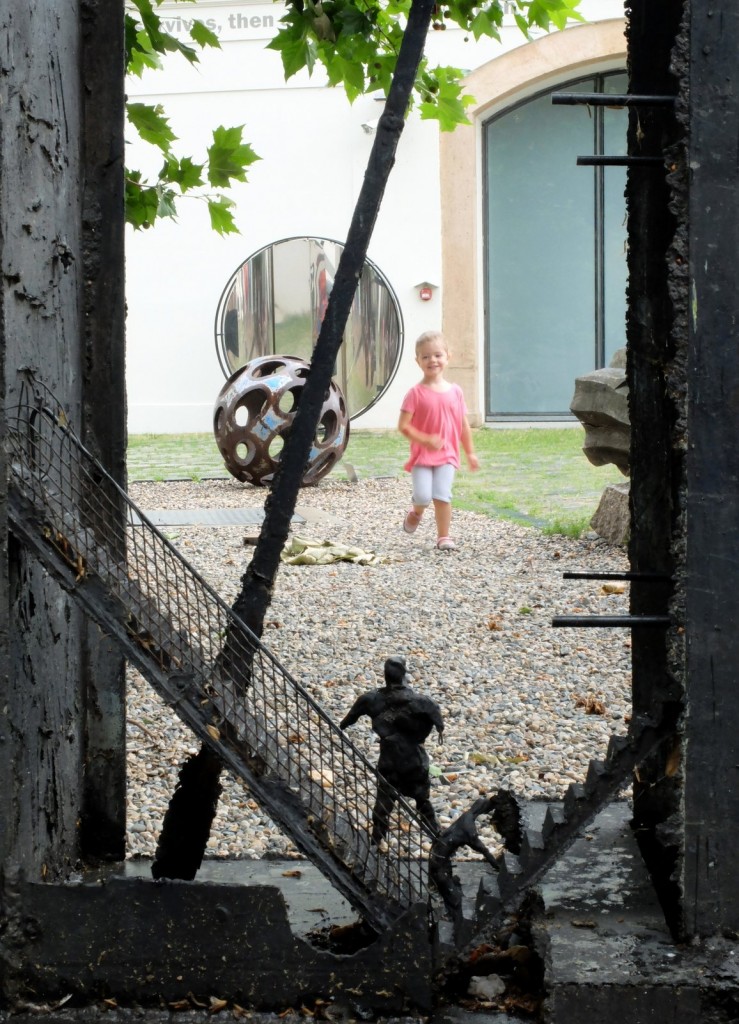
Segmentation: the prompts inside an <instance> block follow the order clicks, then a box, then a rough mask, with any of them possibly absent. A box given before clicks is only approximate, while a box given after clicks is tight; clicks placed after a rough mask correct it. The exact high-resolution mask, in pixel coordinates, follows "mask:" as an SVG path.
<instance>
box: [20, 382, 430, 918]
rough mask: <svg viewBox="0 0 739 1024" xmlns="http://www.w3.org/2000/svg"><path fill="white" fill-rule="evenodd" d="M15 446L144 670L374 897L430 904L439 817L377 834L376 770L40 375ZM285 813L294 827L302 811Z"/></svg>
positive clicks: (56, 541) (77, 567)
mask: <svg viewBox="0 0 739 1024" xmlns="http://www.w3.org/2000/svg"><path fill="white" fill-rule="evenodd" d="M6 443H7V448H8V454H9V463H10V472H11V483H14V485H15V486H16V487H17V488H18V489H19V490H20V492H21V493H22V495H23V496H24V498H25V500H26V502H27V503H29V504H30V505H31V506H32V507H33V509H34V512H35V515H36V517H37V518H39V522H40V529H41V530H42V531H43V534H44V536H45V538H46V541H47V542H48V544H49V545H51V546H52V547H53V548H54V549H55V550H56V552H57V553H58V554H59V555H61V557H62V558H63V559H64V561H65V563H66V564H67V565H68V566H69V567H70V568H71V570H72V571H73V572H74V573H75V575H76V577H77V578H78V579H80V580H83V579H90V578H97V579H98V580H99V581H101V582H102V584H103V588H104V590H105V592H106V594H107V595H109V598H112V599H113V600H114V601H115V602H117V605H118V607H119V608H120V614H121V617H122V620H123V621H124V622H125V629H126V632H127V634H128V637H129V638H130V641H131V642H132V643H133V644H135V645H136V648H137V649H138V651H139V652H140V655H141V657H140V659H139V667H140V668H142V670H143V671H144V672H145V673H146V674H147V676H148V678H149V680H150V682H151V683H152V684H153V685H154V686H155V688H158V686H159V684H160V681H161V679H162V677H163V676H164V677H166V678H167V680H168V683H169V684H171V685H168V688H167V691H166V694H163V696H164V697H165V699H167V702H168V703H170V704H174V710H175V711H176V712H177V713H178V714H179V715H180V717H181V718H183V720H184V721H186V722H187V724H188V725H190V726H191V727H192V728H194V729H195V731H196V732H198V731H199V732H200V733H201V738H202V739H204V740H205V741H206V742H208V743H209V744H210V745H211V746H213V747H215V749H217V750H218V751H219V752H220V753H222V754H223V755H224V760H225V761H226V763H227V764H229V766H230V767H231V768H232V769H234V770H235V771H237V772H238V770H239V765H240V764H246V765H248V766H249V772H250V773H251V779H252V781H253V778H254V777H257V776H258V777H259V778H262V779H267V780H269V779H277V780H279V781H280V783H281V784H282V785H283V787H287V788H288V789H289V791H290V794H291V795H292V796H294V797H297V799H298V801H299V802H300V806H301V807H302V814H303V820H304V821H305V822H307V827H308V828H309V829H310V831H311V832H312V834H313V836H314V837H315V839H316V840H317V842H318V843H319V844H320V845H321V847H322V848H323V849H324V850H326V851H327V852H328V853H329V854H330V856H331V858H332V861H333V862H337V861H338V862H339V864H341V865H342V866H343V870H345V871H346V872H348V873H349V874H350V875H351V877H352V879H353V880H354V882H355V883H356V882H358V883H359V884H360V886H361V887H362V888H363V890H364V891H365V893H366V894H367V898H368V899H369V900H371V899H372V898H374V897H375V896H376V897H377V898H378V899H382V900H383V901H384V902H388V901H389V902H390V903H391V904H392V905H394V906H397V907H398V908H399V909H403V908H405V907H407V906H410V905H411V904H413V903H416V902H418V901H421V900H422V901H425V900H426V899H427V898H428V884H427V883H428V877H427V853H428V848H429V843H430V836H429V834H428V830H427V829H426V827H425V825H424V824H423V823H422V821H421V820H420V819H419V817H418V816H417V815H416V814H415V812H414V811H413V810H412V808H411V807H410V806H409V805H408V804H407V803H406V802H405V801H403V799H402V798H400V797H399V798H398V800H397V802H396V804H395V808H394V810H393V813H392V816H391V819H390V828H389V830H388V833H387V836H386V838H385V840H384V842H383V843H381V844H380V845H379V846H378V845H373V844H372V843H371V842H370V828H371V816H372V808H373V805H374V802H375V797H376V793H377V784H378V776H377V773H376V771H375V769H374V767H373V766H372V765H371V764H370V763H369V762H368V761H367V760H366V758H365V757H364V755H363V754H362V753H361V751H359V750H358V749H357V748H356V747H355V746H354V745H353V744H352V742H351V740H350V739H349V738H348V737H347V736H346V735H345V734H344V733H343V732H342V731H341V730H340V729H339V728H338V726H337V725H336V724H335V723H334V722H333V720H332V719H331V718H329V716H328V715H327V714H326V713H325V712H324V711H323V710H322V709H321V707H320V706H319V705H318V704H317V703H316V702H315V701H314V700H313V699H312V698H311V696H310V695H309V694H308V693H307V692H306V691H305V689H304V688H303V687H301V685H300V684H299V683H298V682H297V681H296V680H295V679H294V678H293V677H292V676H291V675H290V674H289V672H287V671H286V670H285V668H284V667H283V666H282V665H281V664H280V663H279V662H278V661H277V660H276V658H275V657H274V656H273V655H272V654H271V653H270V652H269V651H268V650H267V649H266V648H265V647H264V645H263V644H262V643H261V642H260V641H259V640H258V639H257V638H256V637H255V635H254V634H253V633H251V631H250V630H249V629H248V628H247V627H246V626H245V625H244V623H243V622H241V621H240V619H238V618H237V617H236V616H235V615H234V614H233V612H232V610H231V609H230V608H229V606H228V605H226V604H225V603H224V602H223V601H222V600H221V599H220V598H219V596H218V595H217V594H216V592H215V591H214V590H213V589H212V588H211V587H210V586H209V585H208V584H207V583H206V582H205V581H204V580H203V579H202V578H201V577H200V576H199V574H198V573H197V572H196V571H195V570H194V569H193V568H192V567H191V566H190V565H189V564H188V562H187V561H186V560H185V559H184V558H183V557H182V555H180V553H179V552H178V551H177V550H176V549H175V548H174V546H173V545H172V544H171V543H170V542H169V541H168V540H167V539H166V538H165V537H164V536H163V535H162V534H161V533H160V532H159V531H158V530H157V529H156V527H154V526H153V525H152V524H151V523H150V522H149V521H148V519H147V518H146V516H145V515H144V514H143V513H142V512H141V511H140V510H139V509H138V508H137V507H136V506H135V505H134V503H133V502H132V501H131V500H130V499H129V497H128V496H127V495H126V493H125V492H124V491H123V490H122V489H121V488H120V487H118V485H117V484H116V483H115V481H114V480H113V479H112V477H111V476H109V474H108V473H107V472H106V471H105V470H104V469H103V467H102V466H101V465H100V464H99V463H98V462H97V461H96V460H95V459H94V458H93V457H92V455H90V453H89V452H88V451H87V450H86V449H85V448H84V447H83V445H82V444H81V443H80V441H79V439H78V438H77V436H76V435H75V433H74V431H73V429H72V428H71V426H70V425H69V423H68V422H67V419H66V416H65V415H64V412H63V410H62V409H61V407H60V406H59V405H58V403H57V401H56V400H55V398H54V396H53V395H52V394H51V393H50V392H49V391H48V389H46V387H45V386H44V385H43V384H42V383H41V382H39V381H38V380H37V379H35V378H34V377H32V376H31V375H30V374H27V375H26V378H25V380H24V383H23V386H22V388H21V393H20V398H19V401H18V404H17V406H16V408H15V409H14V410H11V411H10V412H9V416H8V435H7V442H6ZM147 667H148V668H149V669H150V671H148V672H147ZM173 688H174V692H176V693H177V694H179V695H180V696H179V699H178V700H176V701H173V700H172V692H173ZM241 774H242V778H244V781H246V782H247V784H248V783H249V781H250V780H249V778H248V777H245V774H246V773H243V772H242V773H241ZM258 789H259V787H257V792H256V793H255V795H256V796H257V798H259V792H258ZM283 791H284V790H283ZM269 813H270V814H271V815H272V816H273V817H275V807H274V806H271V807H270V808H269ZM277 820H278V821H279V823H280V824H281V825H282V827H283V828H285V830H286V831H287V832H288V833H289V832H290V815H286V816H285V817H284V818H283V819H280V818H279V815H278V816H277ZM299 845H300V844H299ZM319 866H320V865H319ZM354 888H355V889H356V885H355V887H354Z"/></svg>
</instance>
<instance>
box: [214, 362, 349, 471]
mask: <svg viewBox="0 0 739 1024" xmlns="http://www.w3.org/2000/svg"><path fill="white" fill-rule="evenodd" d="M309 369H310V364H309V363H307V362H306V361H305V360H304V359H296V358H295V357H293V356H262V358H261V359H253V360H252V361H251V362H249V363H247V364H246V366H242V367H241V369H239V370H236V372H235V373H232V374H231V376H230V377H229V378H228V380H227V381H226V383H225V384H224V385H223V387H222V388H221V390H220V392H219V394H218V398H217V399H216V404H215V409H214V412H213V433H214V434H215V438H216V443H217V445H218V449H219V451H220V453H221V455H222V456H223V461H224V462H225V464H226V468H227V469H228V471H229V473H230V474H231V475H232V476H234V477H236V479H237V480H241V481H242V482H243V483H251V484H256V485H258V486H268V485H269V484H271V483H272V480H273V479H274V475H275V471H276V469H277V466H278V463H279V460H280V454H281V452H282V448H283V446H284V443H285V439H286V437H287V432H288V431H289V429H290V425H291V423H292V421H293V419H294V418H295V412H296V409H297V406H298V399H299V397H300V389H301V388H302V387H303V385H304V384H305V379H306V377H307V376H308V371H309ZM348 440H349V417H348V415H347V411H346V403H345V401H344V396H343V395H342V393H341V391H340V389H339V387H338V386H337V384H336V383H335V382H333V381H332V382H331V387H330V388H329V391H328V394H327V395H326V398H325V400H324V403H323V406H322V407H321V415H320V417H319V420H318V427H317V428H316V435H315V437H314V439H313V445H312V446H311V451H310V455H309V456H308V464H307V466H306V470H305V473H304V474H303V479H302V481H301V483H302V485H303V486H304V487H305V486H308V485H310V484H315V483H318V481H319V480H320V479H321V478H322V477H324V476H325V475H326V474H327V473H328V472H329V471H330V470H331V469H332V468H333V467H334V466H335V465H336V463H337V462H338V461H339V459H340V458H341V456H342V455H343V453H344V449H345V448H346V445H347V442H348Z"/></svg>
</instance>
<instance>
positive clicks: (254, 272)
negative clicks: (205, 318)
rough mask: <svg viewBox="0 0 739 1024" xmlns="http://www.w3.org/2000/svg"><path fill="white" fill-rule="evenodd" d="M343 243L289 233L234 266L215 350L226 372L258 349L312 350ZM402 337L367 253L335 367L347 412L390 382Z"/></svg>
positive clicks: (261, 352)
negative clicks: (234, 269) (235, 268)
mask: <svg viewBox="0 0 739 1024" xmlns="http://www.w3.org/2000/svg"><path fill="white" fill-rule="evenodd" d="M342 250H343V245H342V244H341V243H340V242H335V241H330V240H327V239H323V238H286V239H284V240H282V241H280V242H273V243H272V244H271V245H268V246H265V248H264V249H260V250H259V252H256V253H254V254H253V255H252V256H250V257H249V258H248V259H246V260H245V261H244V262H243V263H242V264H241V266H239V267H238V268H237V270H236V271H235V273H234V274H233V275H232V277H231V279H230V280H229V282H228V284H227V285H226V287H225V289H224V291H223V294H222V295H221V298H220V301H219V303H218V310H217V312H216V351H217V352H218V359H219V362H220V364H221V369H222V370H223V372H224V374H225V375H226V376H227V377H230V376H231V374H232V373H234V372H235V371H236V370H238V369H240V368H241V367H242V366H244V365H245V364H246V363H248V362H250V361H251V360H252V359H256V358H258V357H259V356H266V355H287V356H298V357H299V358H301V359H306V360H309V359H310V358H311V354H312V352H313V346H314V344H315V342H316V339H317V338H318V333H319V330H320V327H321V322H322V320H323V316H324V314H325V312H326V306H327V304H328V297H329V295H330V294H331V288H332V287H333V282H334V275H335V273H336V268H337V267H338V264H339V258H340V257H341V253H342ZM402 340H403V339H402V322H401V316H400V308H399V306H398V302H397V300H396V298H395V295H394V294H393V292H392V290H391V288H390V286H389V284H388V283H387V280H386V279H385V277H384V276H383V275H382V273H381V272H380V271H379V270H378V268H377V267H376V266H375V265H374V264H373V263H371V262H370V261H369V260H365V264H364V269H363V271H362V276H361V278H360V280H359V285H358V287H357V291H356V294H355V296H354V302H353V303H352V308H351V312H350V314H349V319H348V321H347V325H346V329H345V331H344V341H343V344H342V346H341V349H340V351H339V355H338V359H337V366H336V370H335V373H334V379H335V380H336V383H337V384H338V385H339V387H340V388H341V390H342V392H343V394H344V399H345V401H346V405H347V409H348V412H349V416H350V417H355V416H358V415H359V414H360V413H362V412H365V411H366V410H367V409H368V408H369V407H370V406H371V405H372V404H373V403H374V402H376V401H377V400H378V398H380V396H381V395H382V393H383V392H384V391H385V389H386V388H387V386H388V385H389V384H390V382H391V381H392V379H393V377H394V376H395V371H396V369H397V366H398V362H399V360H400V352H401V347H402Z"/></svg>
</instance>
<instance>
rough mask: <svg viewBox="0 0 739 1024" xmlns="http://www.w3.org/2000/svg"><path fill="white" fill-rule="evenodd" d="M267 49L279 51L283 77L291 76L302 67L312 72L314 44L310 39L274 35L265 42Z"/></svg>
mask: <svg viewBox="0 0 739 1024" xmlns="http://www.w3.org/2000/svg"><path fill="white" fill-rule="evenodd" d="M267 49H268V50H277V51H278V52H279V54H280V56H281V57H282V68H283V71H284V72H285V78H292V76H293V75H295V74H297V73H298V71H302V70H303V68H307V69H308V73H309V74H312V72H313V67H314V65H315V63H316V44H315V42H314V41H313V40H312V39H307V38H303V37H302V36H301V37H300V38H297V39H296V38H293V37H290V36H281V35H276V36H275V37H274V39H272V41H271V42H269V43H267Z"/></svg>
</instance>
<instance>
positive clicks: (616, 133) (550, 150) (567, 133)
mask: <svg viewBox="0 0 739 1024" xmlns="http://www.w3.org/2000/svg"><path fill="white" fill-rule="evenodd" d="M627 88H628V87H627V76H626V75H625V74H624V73H621V72H616V73H611V74H599V75H591V76H589V77H587V78H582V79H578V80H577V81H573V82H568V83H566V84H560V85H558V86H557V88H556V89H554V90H551V91H549V92H546V93H540V94H539V95H537V96H535V97H533V98H532V99H528V100H526V101H525V102H523V103H521V104H519V105H518V106H515V107H513V108H509V109H508V110H506V111H504V112H503V113H501V114H499V115H498V116H496V117H494V118H492V119H491V120H490V121H488V122H487V123H486V124H485V125H484V127H483V152H484V163H485V178H484V180H485V199H484V204H485V224H484V228H485V252H486V265H485V414H486V418H488V419H505V418H512V419H513V418H522V417H527V418H531V417H541V418H550V417H554V418H557V417H563V416H567V415H568V414H569V404H570V401H571V399H572V394H573V389H574V380H575V377H577V376H580V375H582V374H584V373H588V372H590V371H592V370H594V369H597V368H599V367H601V366H607V365H608V363H609V362H610V360H611V358H612V356H613V353H614V352H615V351H616V350H617V349H619V348H621V347H623V345H624V344H625V311H626V297H625V296H626V250H625V246H626V224H625V201H624V186H625V169H624V168H623V167H612V166H611V167H592V166H578V165H577V162H576V161H577V157H578V156H591V155H594V154H595V155H597V154H607V155H622V154H624V153H625V152H626V127H627V112H626V110H625V109H615V108H611V107H600V106H597V107H596V106H592V107H583V106H559V105H557V106H554V105H553V104H552V99H551V96H552V92H580V93H592V92H605V93H611V94H622V93H625V92H626V91H627Z"/></svg>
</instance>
